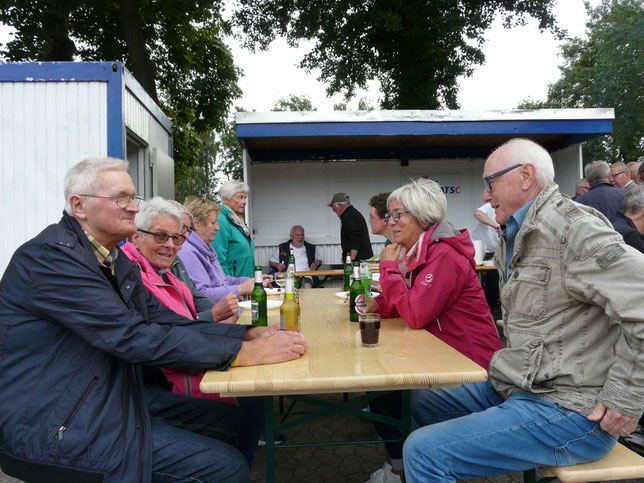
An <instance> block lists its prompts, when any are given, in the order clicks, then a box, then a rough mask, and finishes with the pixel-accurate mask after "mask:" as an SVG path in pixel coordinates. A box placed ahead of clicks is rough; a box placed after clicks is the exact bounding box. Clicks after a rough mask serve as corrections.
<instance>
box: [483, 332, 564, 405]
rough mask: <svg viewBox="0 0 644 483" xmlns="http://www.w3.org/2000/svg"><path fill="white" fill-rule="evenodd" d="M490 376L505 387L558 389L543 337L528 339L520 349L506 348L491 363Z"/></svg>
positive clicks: (539, 390) (535, 390) (534, 390)
mask: <svg viewBox="0 0 644 483" xmlns="http://www.w3.org/2000/svg"><path fill="white" fill-rule="evenodd" d="M489 372H490V379H492V380H494V382H495V387H496V384H498V383H500V384H501V385H502V386H503V389H509V388H520V389H522V390H524V391H527V392H530V393H534V394H545V393H549V392H554V391H555V389H556V388H555V387H554V384H553V381H554V379H555V377H556V374H555V371H554V365H553V363H552V358H551V357H550V354H549V353H548V351H547V349H546V346H545V345H544V343H543V341H541V340H533V341H532V342H527V343H526V344H525V345H522V346H520V347H518V348H516V349H510V348H508V349H502V350H501V351H498V352H497V353H496V354H495V357H494V358H493V364H492V365H491V366H490V371H489Z"/></svg>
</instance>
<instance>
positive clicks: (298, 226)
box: [288, 225, 304, 237]
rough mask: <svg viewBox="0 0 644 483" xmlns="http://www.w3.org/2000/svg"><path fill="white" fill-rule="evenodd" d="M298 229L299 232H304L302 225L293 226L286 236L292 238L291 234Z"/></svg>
mask: <svg viewBox="0 0 644 483" xmlns="http://www.w3.org/2000/svg"><path fill="white" fill-rule="evenodd" d="M298 228H299V229H300V230H302V231H304V227H303V226H302V225H293V226H292V227H291V231H290V232H289V233H288V235H289V236H290V237H292V236H293V232H294V231H295V230H297V229H298Z"/></svg>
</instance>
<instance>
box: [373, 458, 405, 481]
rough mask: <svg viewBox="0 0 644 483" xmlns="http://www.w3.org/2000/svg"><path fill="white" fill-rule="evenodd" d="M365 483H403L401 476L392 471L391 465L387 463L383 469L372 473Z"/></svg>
mask: <svg viewBox="0 0 644 483" xmlns="http://www.w3.org/2000/svg"><path fill="white" fill-rule="evenodd" d="M365 483H402V480H401V479H400V476H398V475H397V474H396V473H394V472H393V471H391V465H390V464H389V463H387V462H386V461H385V464H384V466H383V467H382V468H380V469H379V470H377V471H374V472H373V473H371V476H370V477H369V479H368V480H367V481H366V482H365Z"/></svg>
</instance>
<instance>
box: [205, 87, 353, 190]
mask: <svg viewBox="0 0 644 483" xmlns="http://www.w3.org/2000/svg"><path fill="white" fill-rule="evenodd" d="M344 107H345V109H338V110H346V105H345V106H344ZM235 109H236V110H237V112H243V111H245V109H244V108H242V107H235ZM271 110H272V111H280V112H283V111H316V110H317V109H316V108H315V107H314V106H313V103H312V102H311V100H310V99H309V98H308V97H307V96H306V95H301V96H298V95H296V94H290V95H289V96H288V97H286V98H284V97H282V98H280V99H278V100H277V102H276V103H275V105H274V106H273V109H271ZM218 134H219V141H217V154H218V160H219V161H218V162H217V169H218V170H219V171H220V172H222V173H223V174H224V176H225V177H226V178H227V179H236V180H240V181H241V180H242V179H243V177H244V167H243V161H242V146H241V144H240V143H239V140H238V139H237V124H236V123H235V119H234V117H233V118H230V119H229V120H228V122H227V123H226V126H225V127H224V128H223V129H221V130H220V131H219V133H218Z"/></svg>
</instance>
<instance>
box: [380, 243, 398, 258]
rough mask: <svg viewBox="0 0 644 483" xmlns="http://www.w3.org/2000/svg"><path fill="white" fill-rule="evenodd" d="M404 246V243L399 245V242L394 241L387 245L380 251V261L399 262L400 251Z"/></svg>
mask: <svg viewBox="0 0 644 483" xmlns="http://www.w3.org/2000/svg"><path fill="white" fill-rule="evenodd" d="M402 248H403V247H402V245H399V244H398V243H392V244H391V245H388V246H386V247H385V248H383V249H382V251H381V252H380V261H381V262H397V261H398V259H399V258H400V251H401V250H402Z"/></svg>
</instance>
